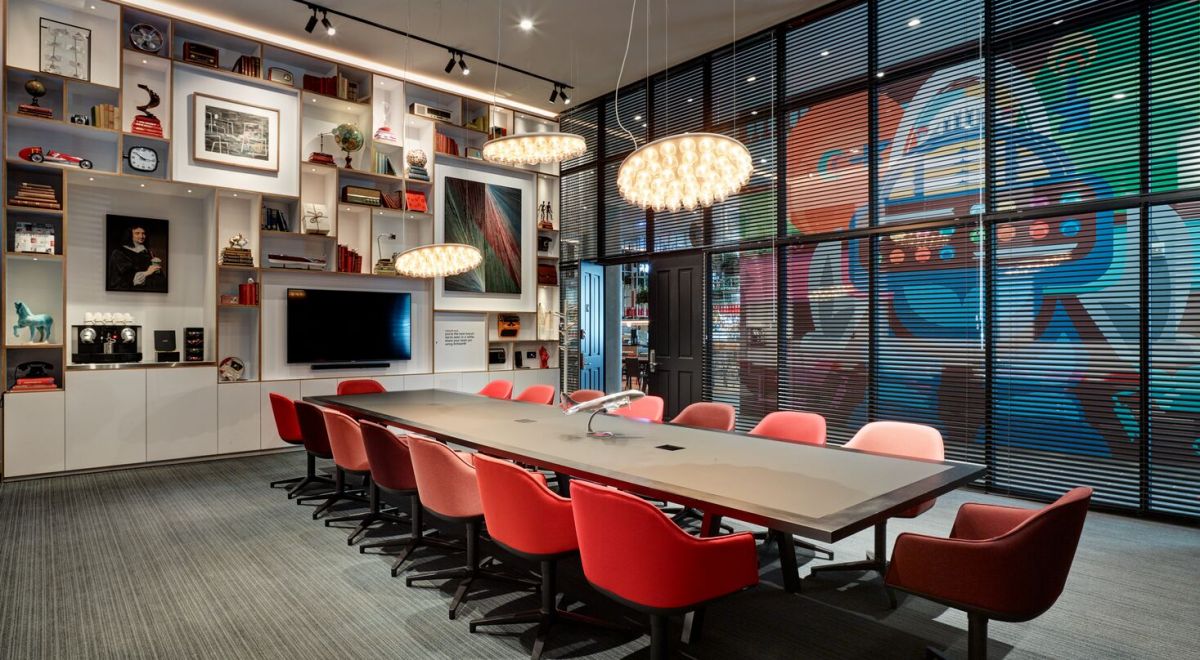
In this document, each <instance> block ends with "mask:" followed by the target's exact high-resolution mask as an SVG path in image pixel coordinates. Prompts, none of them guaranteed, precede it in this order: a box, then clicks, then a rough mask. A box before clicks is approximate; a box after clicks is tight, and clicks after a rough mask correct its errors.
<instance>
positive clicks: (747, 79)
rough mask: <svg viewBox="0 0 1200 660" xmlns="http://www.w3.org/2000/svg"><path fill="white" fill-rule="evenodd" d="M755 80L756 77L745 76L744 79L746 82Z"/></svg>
mask: <svg viewBox="0 0 1200 660" xmlns="http://www.w3.org/2000/svg"><path fill="white" fill-rule="evenodd" d="M755 80H758V76H747V77H746V82H754V81H755Z"/></svg>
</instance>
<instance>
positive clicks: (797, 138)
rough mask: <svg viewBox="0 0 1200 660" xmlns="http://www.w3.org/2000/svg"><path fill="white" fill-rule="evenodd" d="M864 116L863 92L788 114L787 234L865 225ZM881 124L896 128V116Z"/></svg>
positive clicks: (865, 118) (865, 149)
mask: <svg viewBox="0 0 1200 660" xmlns="http://www.w3.org/2000/svg"><path fill="white" fill-rule="evenodd" d="M868 119H869V113H868V112H867V92H866V91H865V90H864V91H862V92H855V93H853V94H848V95H846V96H838V97H834V98H831V99H825V100H822V101H818V102H816V103H814V104H812V105H807V106H802V107H800V108H797V109H795V110H792V111H790V112H789V113H788V116H787V122H786V126H787V146H786V148H787V152H786V158H787V167H786V172H787V182H786V190H787V220H788V226H787V231H788V233H791V234H800V235H813V234H824V233H828V232H833V231H841V230H845V229H849V228H850V227H851V226H858V227H861V226H863V225H865V224H866V217H867V216H866V213H867V208H866V207H867V195H868V194H869V192H868V181H867V177H868V167H867V152H868V144H867V136H868V131H867V122H868ZM881 121H883V120H881ZM884 123H886V124H888V125H891V126H894V125H895V123H896V120H894V119H890V118H889V119H888V120H887V121H886V122H884ZM856 214H857V216H858V218H857V219H855V217H856Z"/></svg>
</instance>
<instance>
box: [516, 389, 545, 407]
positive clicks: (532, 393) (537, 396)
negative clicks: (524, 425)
mask: <svg viewBox="0 0 1200 660" xmlns="http://www.w3.org/2000/svg"><path fill="white" fill-rule="evenodd" d="M513 400H514V401H524V402H526V403H540V404H542V405H544V406H550V405H554V386H553V385H530V386H529V387H526V388H525V390H524V391H523V392H521V393H520V394H518V395H517V398H516V399H513Z"/></svg>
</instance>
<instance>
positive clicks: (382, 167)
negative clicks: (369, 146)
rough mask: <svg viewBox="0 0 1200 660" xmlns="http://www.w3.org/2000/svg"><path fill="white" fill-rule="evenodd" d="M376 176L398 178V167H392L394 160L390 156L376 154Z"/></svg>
mask: <svg viewBox="0 0 1200 660" xmlns="http://www.w3.org/2000/svg"><path fill="white" fill-rule="evenodd" d="M374 172H375V173H376V174H387V175H390V176H396V167H395V166H394V165H392V158H391V156H389V155H388V154H385V153H381V152H378V151H376V152H375V167H374Z"/></svg>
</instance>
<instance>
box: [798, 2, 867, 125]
mask: <svg viewBox="0 0 1200 660" xmlns="http://www.w3.org/2000/svg"><path fill="white" fill-rule="evenodd" d="M783 44H784V73H783V76H784V78H783V80H784V84H783V90H784V91H783V95H784V98H786V99H787V100H788V101H791V100H792V99H794V98H796V97H798V96H801V95H807V94H810V93H813V92H816V91H817V90H821V89H826V88H829V87H836V86H839V85H843V84H846V83H849V82H851V81H854V80H861V81H862V82H863V86H864V87H865V86H866V76H867V5H866V3H863V4H859V5H855V6H853V7H849V8H847V9H844V10H842V11H840V12H838V13H836V14H833V15H831V16H827V17H825V18H821V19H819V20H816V21H812V22H809V23H805V24H803V25H800V26H797V27H794V28H791V29H789V30H788V31H787V33H786V34H785V35H784V38H783Z"/></svg>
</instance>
